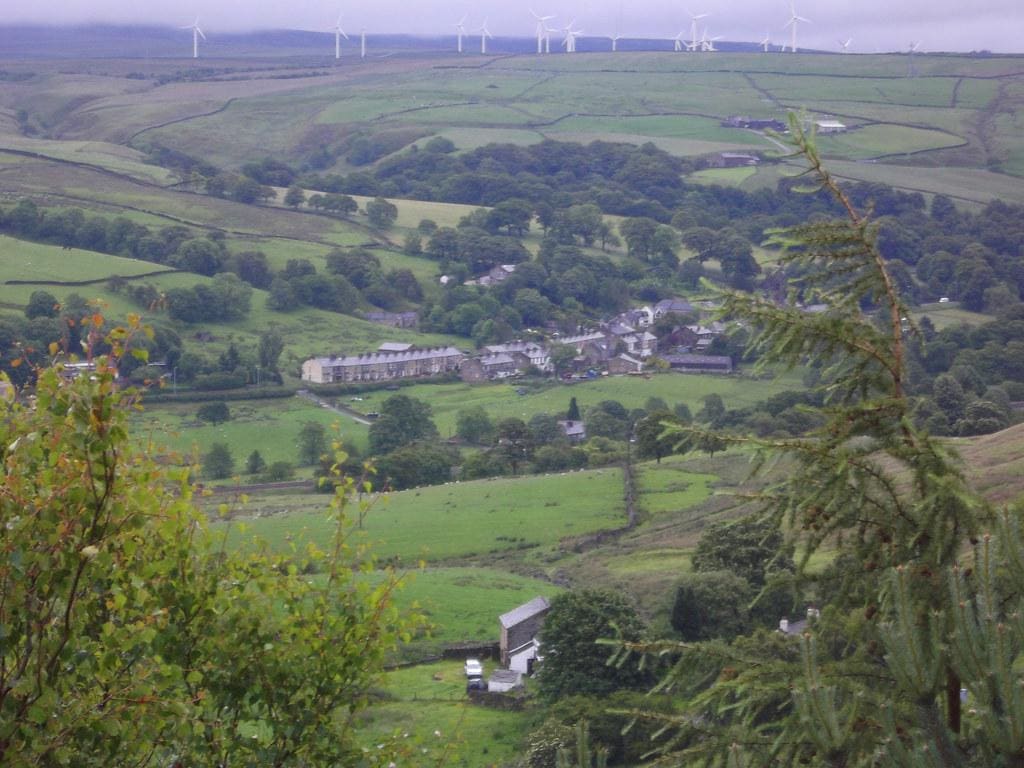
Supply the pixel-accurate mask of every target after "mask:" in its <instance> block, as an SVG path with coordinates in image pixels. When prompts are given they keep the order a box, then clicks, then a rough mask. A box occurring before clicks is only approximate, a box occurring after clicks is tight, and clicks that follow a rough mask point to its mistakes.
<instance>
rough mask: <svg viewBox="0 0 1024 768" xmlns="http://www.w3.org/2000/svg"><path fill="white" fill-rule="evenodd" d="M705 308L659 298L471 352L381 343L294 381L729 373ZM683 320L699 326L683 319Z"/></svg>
mask: <svg viewBox="0 0 1024 768" xmlns="http://www.w3.org/2000/svg"><path fill="white" fill-rule="evenodd" d="M496 269H499V268H496ZM486 277H487V276H485V278H486ZM481 279H484V278H481ZM713 309H714V307H711V306H707V305H706V304H698V305H694V304H691V303H690V302H689V301H687V300H686V299H681V298H673V299H664V300H662V301H659V302H657V303H656V304H654V305H645V306H642V307H638V308H634V309H630V310H627V311H626V312H623V313H621V314H620V315H617V316H615V317H613V318H609V319H608V320H606V321H604V322H601V323H599V324H597V325H596V326H594V327H592V328H581V329H578V332H577V333H573V334H568V335H563V334H562V333H560V332H559V331H558V330H556V329H547V330H546V331H545V332H540V331H538V332H534V333H533V334H532V336H533V338H530V339H519V340H514V341H509V342H505V343H501V344H488V345H485V346H484V347H482V348H481V349H479V350H476V351H474V352H472V353H467V352H464V351H462V350H460V349H458V348H456V347H453V346H446V347H434V348H427V349H422V348H417V347H415V346H413V345H412V344H406V343H398V342H385V343H384V344H381V345H380V346H379V347H378V348H377V349H376V350H373V351H366V352H361V353H356V354H347V355H328V356H325V357H313V358H310V359H308V360H306V361H305V362H303V364H302V380H303V381H306V382H309V383H311V384H338V383H350V382H375V381H384V382H386V381H394V380H398V379H407V378H419V377H430V376H445V375H458V376H460V377H461V378H462V380H463V381H467V382H485V381H495V380H500V379H507V378H511V377H516V376H524V375H544V376H557V377H559V378H561V379H562V380H566V381H572V380H578V379H582V378H588V377H589V378H593V377H596V376H599V375H627V374H633V375H641V374H643V373H644V372H645V371H648V370H652V369H653V370H672V371H677V372H680V373H715V374H730V373H733V372H734V370H735V361H734V360H733V358H732V357H731V356H729V355H722V354H710V353H709V348H711V347H712V344H713V343H714V342H715V340H716V339H719V338H720V337H722V336H723V335H724V334H725V332H726V330H727V327H726V325H725V324H723V323H721V322H719V321H715V320H706V319H704V318H706V317H707V316H708V315H709V314H710V313H711V312H712V311H713ZM379 314H381V315H384V314H385V313H379ZM690 318H701V321H699V322H690V323H687V322H685V321H686V320H687V319H690ZM374 319H375V320H376V321H377V322H383V323H385V324H388V325H392V326H394V327H406V326H404V325H401V324H400V323H405V322H408V319H407V318H404V317H403V318H400V319H396V318H392V317H391V316H387V317H381V318H374ZM673 319H678V320H679V322H678V323H675V322H672V321H673ZM659 321H661V322H659ZM656 323H657V324H658V327H659V328H660V329H661V330H662V337H661V338H660V339H659V337H658V336H656V335H655V334H654V333H652V329H653V327H654V326H655V324H656Z"/></svg>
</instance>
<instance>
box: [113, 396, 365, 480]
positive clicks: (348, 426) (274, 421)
mask: <svg viewBox="0 0 1024 768" xmlns="http://www.w3.org/2000/svg"><path fill="white" fill-rule="evenodd" d="M200 405H201V404H195V403H166V404H165V403H160V404H152V405H147V406H146V407H145V410H144V411H143V412H142V413H140V414H139V415H138V416H137V417H136V418H135V423H134V427H133V433H134V435H135V436H136V439H139V440H142V441H146V442H151V443H153V444H154V445H158V446H160V447H162V448H164V449H166V450H167V451H168V452H170V453H171V454H172V455H178V456H181V457H182V458H183V459H184V460H185V461H188V460H190V458H191V457H193V456H197V455H198V456H200V457H201V456H202V454H203V453H205V452H206V451H208V450H209V448H210V446H211V445H212V444H213V443H225V444H226V445H227V446H228V448H229V449H230V450H231V454H232V456H233V457H234V459H235V471H236V472H237V473H239V474H241V475H243V476H244V473H245V459H246V457H247V456H248V455H249V454H250V453H252V452H253V451H254V450H257V451H259V452H260V455H261V456H262V457H263V459H264V461H266V463H267V464H272V463H273V462H275V461H287V462H290V463H291V464H293V465H296V467H297V469H298V473H299V476H303V475H305V476H308V475H309V474H310V470H309V468H303V467H299V466H298V464H299V451H298V435H299V431H300V430H301V429H302V426H303V425H304V424H305V423H306V422H315V423H317V424H322V425H323V426H324V427H325V428H326V429H327V433H328V436H330V435H336V436H339V437H340V438H341V439H343V440H344V441H346V442H351V443H352V444H353V445H354V446H355V447H356V448H358V449H359V450H360V451H365V450H366V448H367V428H366V426H365V425H363V424H359V423H357V422H356V421H353V420H352V419H351V418H347V417H345V416H342V415H341V414H338V413H335V412H334V411H331V410H328V409H325V408H319V407H317V406H316V405H314V404H313V403H311V402H309V401H308V400H304V399H302V398H299V397H288V398H274V399H271V400H238V401H232V402H230V403H228V407H229V408H230V411H231V419H230V420H228V421H225V422H221V423H220V424H209V423H207V422H204V421H201V420H199V419H198V418H197V416H196V411H197V410H198V408H199V407H200ZM245 479H246V481H247V482H251V481H252V478H245Z"/></svg>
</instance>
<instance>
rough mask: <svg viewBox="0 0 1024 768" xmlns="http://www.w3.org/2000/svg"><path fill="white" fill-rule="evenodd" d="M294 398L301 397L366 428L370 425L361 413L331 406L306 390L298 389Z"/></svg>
mask: <svg viewBox="0 0 1024 768" xmlns="http://www.w3.org/2000/svg"><path fill="white" fill-rule="evenodd" d="M295 396H296V397H301V398H303V399H304V400H309V402H311V403H316V404H317V405H319V406H320V407H321V408H327V409H328V410H331V411H334V412H335V413H337V414H340V415H342V416H347V417H348V418H350V419H352V421H354V422H356V423H358V424H365V425H366V426H369V425H370V424H371V423H372V422H371V421H370V420H369V419H368V418H366V417H365V416H363V415H362V414H361V413H357V412H356V411H353V410H351V409H349V408H346V407H345V406H343V405H331V403H329V402H327V401H326V400H324V399H323V398H320V397H317V396H316V395H315V394H313V393H312V392H310V391H309V390H308V389H300V390H299V391H298V392H296V393H295Z"/></svg>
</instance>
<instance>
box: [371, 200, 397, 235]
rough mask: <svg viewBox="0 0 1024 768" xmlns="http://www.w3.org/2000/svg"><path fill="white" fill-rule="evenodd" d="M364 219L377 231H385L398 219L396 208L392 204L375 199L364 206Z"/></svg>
mask: <svg viewBox="0 0 1024 768" xmlns="http://www.w3.org/2000/svg"><path fill="white" fill-rule="evenodd" d="M366 217H367V219H369V220H370V224H371V225H372V226H374V227H377V228H378V229H387V228H388V227H390V226H391V225H392V224H394V223H395V219H397V218H398V208H396V207H395V204H394V203H391V202H388V201H387V200H385V199H384V198H382V197H377V198H374V199H373V200H371V201H370V202H368V203H367V204H366Z"/></svg>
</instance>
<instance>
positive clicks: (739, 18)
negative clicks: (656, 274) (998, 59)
mask: <svg viewBox="0 0 1024 768" xmlns="http://www.w3.org/2000/svg"><path fill="white" fill-rule="evenodd" d="M531 5H533V6H534V10H536V11H537V12H538V13H541V14H544V15H548V14H551V15H555V16H556V17H557V18H555V19H553V20H552V21H551V22H549V23H550V24H551V25H552V26H555V27H559V28H561V27H563V26H565V24H567V23H568V22H569V21H570V20H571V19H573V18H575V19H576V25H577V27H582V28H583V30H584V33H585V35H587V36H591V35H593V36H599V35H608V34H612V33H614V32H616V31H618V33H619V34H621V35H624V36H626V37H631V36H635V37H659V38H671V37H675V36H676V35H677V34H678V33H679V32H680V31H684V32H685V33H686V34H685V37H686V38H687V39H688V38H689V30H690V20H689V13H690V12H692V13H695V14H699V13H708V14H709V15H708V17H707V18H705V19H702V20H701V21H700V22H699V25H700V28H701V29H703V27H704V26H706V27H707V30H708V35H709V36H715V35H721V36H722V37H723V38H724V39H726V40H748V41H755V42H757V41H760V40H762V39H763V38H764V36H765V34H766V33H767V34H768V35H769V36H770V37H771V39H772V41H773V42H775V43H781V42H784V41H786V40H788V39H789V32H788V30H785V29H784V28H783V27H784V25H785V23H786V21H787V20H788V19H789V16H790V8H789V3H788V0H682V2H680V1H679V0H371V1H370V2H366V1H365V0H364V2H361V3H356V2H351V1H349V2H338V1H337V0H288V2H281V1H280V0H277V1H276V2H273V1H271V0H51V2H48V3H41V2H39V0H4V2H3V3H2V10H0V23H21V22H32V23H60V24H77V23H81V22H115V23H132V24H136V23H140V24H168V25H175V26H181V25H184V24H191V23H192V21H193V19H194V18H195V17H196V16H198V17H199V24H200V26H201V27H202V28H203V29H204V31H205V32H206V33H207V34H210V33H214V34H215V33H216V32H217V31H218V30H223V31H243V30H250V29H306V30H325V29H326V28H328V27H331V26H333V24H334V22H335V20H336V19H337V16H338V13H339V11H343V12H344V17H343V23H342V25H343V26H344V27H345V28H346V29H347V30H353V29H355V30H358V29H360V28H365V29H367V30H368V31H369V32H371V33H374V32H375V33H381V32H387V33H399V32H402V33H412V34H449V33H450V34H454V28H455V24H456V22H458V20H459V19H460V18H461V17H462V15H463V14H467V15H468V18H467V21H466V28H467V30H475V29H477V28H478V27H479V26H480V24H481V23H482V22H483V21H484V20H485V19H487V21H488V27H489V28H490V31H491V32H492V33H493V34H494V35H497V36H500V37H505V36H513V37H515V36H522V37H527V36H530V35H531V34H532V33H533V29H534V26H535V23H536V22H534V21H533V19H532V17H531V16H530V11H529V8H530V6H531ZM796 12H797V13H798V14H799V15H801V16H804V17H806V18H807V19H809V20H810V21H811V22H812V23H809V24H801V25H800V29H799V33H798V34H799V37H798V45H799V46H800V47H803V46H804V45H807V46H810V47H815V48H826V49H835V48H837V47H838V45H839V43H838V40H840V39H843V40H845V39H847V38H851V37H852V38H853V43H852V44H851V46H850V49H851V50H852V51H856V52H862V53H872V52H874V51H876V50H882V51H886V50H905V49H906V48H907V47H908V45H909V44H910V43H911V42H912V41H920V42H921V49H922V50H925V51H929V50H930V51H970V50H982V49H988V50H992V51H1002V52H1024V0H857V1H856V2H854V1H853V0H796Z"/></svg>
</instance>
